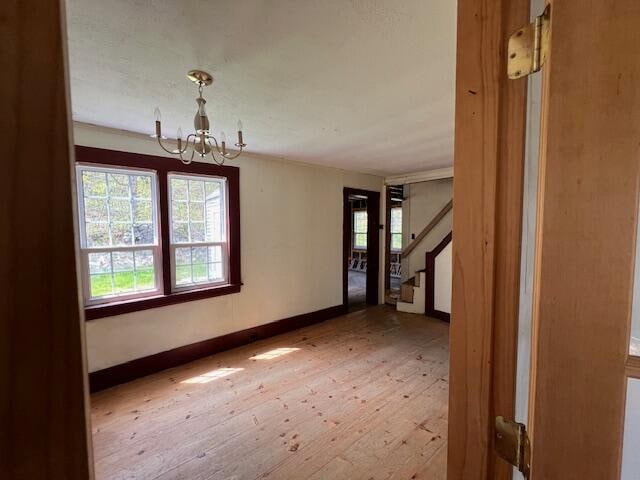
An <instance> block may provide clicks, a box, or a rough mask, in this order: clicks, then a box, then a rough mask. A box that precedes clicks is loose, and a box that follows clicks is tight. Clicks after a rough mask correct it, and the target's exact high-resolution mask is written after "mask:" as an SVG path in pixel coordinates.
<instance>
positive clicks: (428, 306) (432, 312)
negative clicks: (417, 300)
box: [424, 232, 453, 322]
mask: <svg viewBox="0 0 640 480" xmlns="http://www.w3.org/2000/svg"><path fill="white" fill-rule="evenodd" d="M452 239H453V233H452V232H449V233H448V234H447V235H446V236H445V237H444V238H443V239H442V241H441V242H440V243H439V244H438V245H436V247H435V248H434V249H433V250H431V251H430V252H427V253H426V254H425V261H424V268H425V277H426V279H427V284H426V288H425V302H424V314H425V315H426V316H427V317H432V318H437V319H439V320H444V321H445V322H450V321H451V314H450V313H447V312H442V311H440V310H436V308H435V295H436V282H435V278H436V277H435V275H436V257H437V256H438V255H439V254H440V252H442V250H444V249H445V247H446V246H447V245H449V244H450V243H451V240H452Z"/></svg>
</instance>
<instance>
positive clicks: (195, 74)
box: [151, 70, 247, 165]
mask: <svg viewBox="0 0 640 480" xmlns="http://www.w3.org/2000/svg"><path fill="white" fill-rule="evenodd" d="M187 78H188V79H189V80H191V81H192V82H193V83H195V84H196V85H198V98H196V103H197V104H198V110H197V111H196V116H195V118H194V121H193V123H194V128H195V133H190V134H189V135H187V137H186V138H185V139H184V141H183V140H182V129H181V128H178V132H177V134H176V140H177V144H178V148H176V149H173V150H169V149H167V148H165V146H164V145H163V144H162V140H166V138H167V137H165V136H164V135H162V123H161V119H160V109H159V108H156V110H155V117H156V133H155V134H153V135H151V137H153V138H156V139H157V140H158V144H159V145H160V147H161V148H162V149H163V150H164V151H165V152H167V153H170V154H172V155H178V156H179V157H180V160H181V161H182V163H185V164H189V163H191V162H192V161H193V158H194V157H195V155H196V154H197V155H199V156H200V158H203V159H204V158H206V157H207V155H211V158H212V159H213V161H214V162H215V163H217V164H218V165H223V164H224V161H225V160H233V159H234V158H236V157H238V156H239V155H240V154H241V153H242V150H243V149H244V147H246V146H247V144H246V143H244V142H243V140H242V122H240V121H239V120H238V141H237V142H236V144H235V146H236V147H238V151H237V152H236V153H229V152H227V143H226V138H225V135H224V132H221V133H220V143H218V139H216V138H215V137H214V136H213V135H212V134H211V130H210V127H209V118H208V117H207V112H206V110H205V105H206V103H207V101H206V100H205V99H204V98H203V97H202V89H203V88H204V87H205V86H208V85H211V84H212V83H213V77H212V76H211V75H210V74H208V73H207V72H203V71H202V70H191V71H190V72H189V73H187ZM214 150H215V151H216V152H217V153H218V156H219V157H220V160H218V158H217V157H216V155H215V154H214ZM189 151H190V152H191V153H190V154H189Z"/></svg>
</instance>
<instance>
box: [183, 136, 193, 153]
mask: <svg viewBox="0 0 640 480" xmlns="http://www.w3.org/2000/svg"><path fill="white" fill-rule="evenodd" d="M196 137H197V135H196V134H195V133H190V134H189V135H187V138H185V140H184V148H183V149H182V150H181V151H180V153H185V152H186V151H187V148H189V139H193V147H192V148H193V150H194V152H195V148H196Z"/></svg>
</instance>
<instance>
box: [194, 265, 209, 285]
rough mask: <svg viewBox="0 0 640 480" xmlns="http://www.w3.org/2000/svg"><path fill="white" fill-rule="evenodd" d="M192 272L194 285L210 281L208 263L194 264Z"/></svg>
mask: <svg viewBox="0 0 640 480" xmlns="http://www.w3.org/2000/svg"><path fill="white" fill-rule="evenodd" d="M192 271H193V282H194V283H202V282H207V281H208V280H209V275H208V273H207V264H206V263H194V264H193V270H192Z"/></svg>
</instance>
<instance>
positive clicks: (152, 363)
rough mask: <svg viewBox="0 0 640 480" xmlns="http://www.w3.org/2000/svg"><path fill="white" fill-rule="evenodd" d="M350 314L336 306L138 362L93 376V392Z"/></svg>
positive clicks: (116, 366)
mask: <svg viewBox="0 0 640 480" xmlns="http://www.w3.org/2000/svg"><path fill="white" fill-rule="evenodd" d="M345 313H346V310H345V308H344V306H343V305H336V306H335V307H329V308H325V309H322V310H317V311H315V312H310V313H304V314H302V315H296V316H295V317H289V318H284V319H282V320H277V321H275V322H271V323H267V324H265V325H259V326H257V327H253V328H248V329H246V330H241V331H239V332H234V333H229V334H227V335H223V336H221V337H216V338H210V339H209V340H203V341H202V342H197V343H192V344H190V345H185V346H183V347H178V348H174V349H173V350H167V351H165V352H160V353H156V354H154V355H149V356H148V357H142V358H137V359H135V360H131V361H130V362H127V363H122V364H120V365H115V366H113V367H109V368H105V369H104V370H98V371H96V372H92V373H90V374H89V388H90V390H91V392H92V393H93V392H98V391H100V390H104V389H106V388H109V387H113V386H115V385H119V384H121V383H126V382H130V381H131V380H135V379H136V378H141V377H145V376H147V375H151V374H152V373H157V372H160V371H162V370H166V369H167V368H172V367H177V366H179V365H183V364H185V363H189V362H192V361H193V360H197V359H199V358H203V357H207V356H209V355H213V354H214V353H218V352H223V351H225V350H230V349H232V348H236V347H239V346H242V345H245V344H247V343H251V342H255V341H256V340H260V339H263V338H268V337H272V336H274V335H279V334H281V333H286V332H289V331H291V330H296V329H298V328H302V327H306V326H308V325H312V324H314V323H318V322H322V321H324V320H328V319H330V318H334V317H337V316H340V315H343V314H345Z"/></svg>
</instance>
